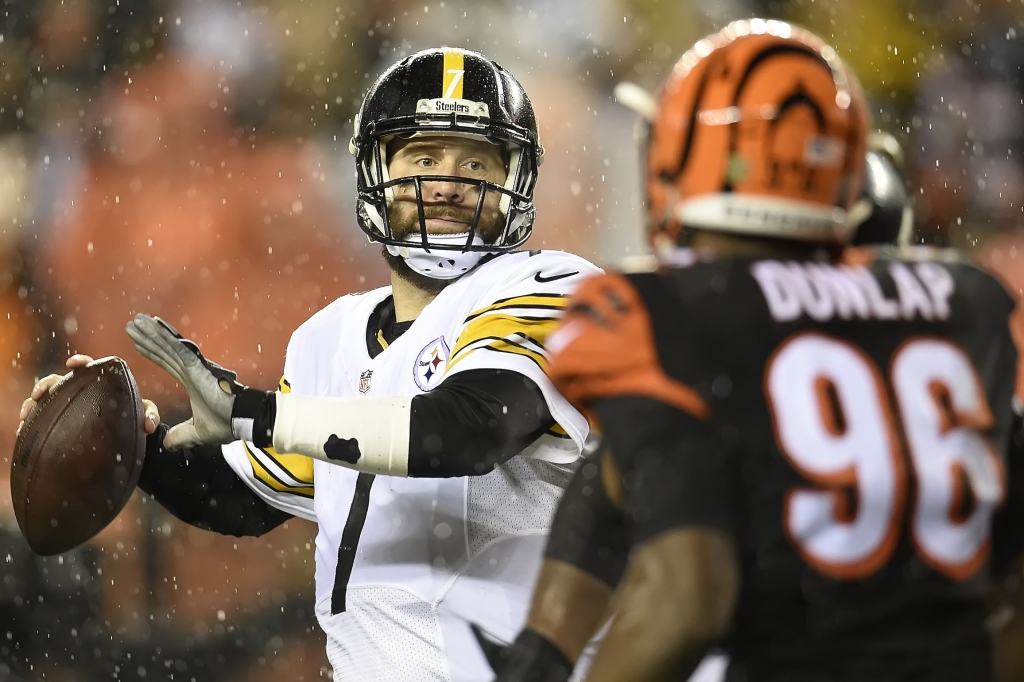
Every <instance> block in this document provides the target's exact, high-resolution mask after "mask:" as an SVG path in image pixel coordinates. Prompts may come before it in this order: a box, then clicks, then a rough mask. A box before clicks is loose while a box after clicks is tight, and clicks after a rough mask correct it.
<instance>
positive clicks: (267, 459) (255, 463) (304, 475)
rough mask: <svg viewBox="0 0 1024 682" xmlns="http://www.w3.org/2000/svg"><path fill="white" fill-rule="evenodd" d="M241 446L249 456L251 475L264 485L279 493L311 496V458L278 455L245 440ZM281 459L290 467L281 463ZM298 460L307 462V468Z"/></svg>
mask: <svg viewBox="0 0 1024 682" xmlns="http://www.w3.org/2000/svg"><path fill="white" fill-rule="evenodd" d="M242 447H243V448H244V449H245V454H246V456H247V457H248V458H249V463H250V465H251V466H252V473H253V476H255V477H256V479H257V480H258V481H260V482H261V483H263V484H264V485H265V486H267V487H268V488H270V489H271V490H274V491H276V492H279V493H289V494H292V495H301V496H303V497H308V498H312V497H313V460H311V459H310V458H308V457H303V456H301V455H284V456H282V455H278V454H277V453H274V452H272V451H268V449H263V448H258V447H256V446H254V445H251V444H250V443H247V442H245V441H243V442H242ZM289 458H290V459H291V461H289ZM282 459H284V461H285V462H286V463H287V464H290V465H291V467H290V468H289V467H288V466H287V465H286V464H285V463H282ZM300 460H305V461H306V462H308V469H307V467H306V465H305V464H303V463H302V462H301V461H300Z"/></svg>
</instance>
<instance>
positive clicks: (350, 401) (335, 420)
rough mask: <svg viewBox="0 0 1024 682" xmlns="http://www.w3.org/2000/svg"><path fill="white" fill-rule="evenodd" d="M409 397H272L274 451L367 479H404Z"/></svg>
mask: <svg viewBox="0 0 1024 682" xmlns="http://www.w3.org/2000/svg"><path fill="white" fill-rule="evenodd" d="M411 406H412V396H382V397H379V398H325V397H317V396H308V395H297V394H295V393H278V394H277V418H276V419H275V421H274V449H275V450H277V451H278V452H287V453H293V454H297V455H306V456H307V457H315V458H316V459H321V460H324V461H325V462H330V463H332V464H338V465H341V466H344V467H348V468H350V469H356V470H357V471H363V472H366V473H370V474H388V475H391V476H408V475H409V424H410V416H411V414H412V410H411Z"/></svg>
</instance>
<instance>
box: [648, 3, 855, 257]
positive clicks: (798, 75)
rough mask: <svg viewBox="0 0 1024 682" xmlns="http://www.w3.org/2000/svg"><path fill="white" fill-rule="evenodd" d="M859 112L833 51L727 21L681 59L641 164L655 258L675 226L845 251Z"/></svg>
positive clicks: (778, 26) (795, 35) (761, 24)
mask: <svg viewBox="0 0 1024 682" xmlns="http://www.w3.org/2000/svg"><path fill="white" fill-rule="evenodd" d="M868 123H869V114H868V110H867V106H866V104H865V101H864V96H863V93H862V92H861V89H860V86H859V84H858V83H857V81H856V79H855V77H854V76H853V74H852V73H851V72H850V71H849V70H848V69H847V68H846V66H845V65H844V64H843V63H842V61H841V60H840V59H839V57H838V56H837V55H836V52H835V50H834V49H832V48H831V47H829V46H828V45H826V44H825V43H824V42H823V41H822V40H821V39H819V38H818V37H817V36H815V35H813V34H812V33H810V32H808V31H806V30H804V29H801V28H798V27H796V26H792V25H790V24H787V23H785V22H781V21H766V20H763V19H750V20H745V21H737V22H734V23H732V24H730V25H729V26H727V27H726V28H725V29H723V30H722V31H720V32H718V33H716V34H714V35H711V36H709V37H707V38H704V39H703V40H701V41H700V42H698V43H697V44H696V45H694V46H693V47H692V48H691V49H690V50H689V51H688V52H687V53H686V54H684V55H683V56H682V58H681V59H680V60H679V62H678V63H677V64H676V66H675V68H674V69H673V71H672V74H671V75H670V76H669V79H668V81H667V82H666V83H665V86H664V88H663V89H662V91H661V93H660V95H659V97H658V101H657V109H656V111H655V112H654V117H653V120H652V121H651V123H650V131H649V137H648V147H647V155H646V190H647V191H646V194H647V207H648V211H649V214H648V231H649V238H650V240H651V243H652V245H653V246H654V247H655V248H656V249H659V248H662V247H664V246H669V245H675V243H676V239H677V236H678V234H679V231H680V230H681V229H682V227H683V226H686V227H688V228H699V229H707V230H720V231H726V232H734V233H741V234H748V235H758V236H765V237H775V238H785V239H796V240H802V241H813V242H845V241H846V240H847V239H848V237H849V234H850V231H851V230H850V228H849V227H848V226H847V220H846V212H847V210H848V209H849V208H850V206H851V205H852V204H853V202H855V201H856V199H857V198H858V197H859V195H860V190H861V183H862V179H863V173H864V156H865V143H866V139H867V135H868Z"/></svg>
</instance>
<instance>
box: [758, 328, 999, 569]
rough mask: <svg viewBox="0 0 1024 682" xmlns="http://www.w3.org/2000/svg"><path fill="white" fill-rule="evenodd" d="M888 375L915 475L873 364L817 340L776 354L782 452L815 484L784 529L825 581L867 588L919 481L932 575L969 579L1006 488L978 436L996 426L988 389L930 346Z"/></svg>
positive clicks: (776, 416) (802, 493) (771, 383)
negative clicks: (861, 582) (863, 581)
mask: <svg viewBox="0 0 1024 682" xmlns="http://www.w3.org/2000/svg"><path fill="white" fill-rule="evenodd" d="M889 374H890V376H889V381H888V386H889V388H891V389H892V393H893V395H894V396H895V397H896V404H897V406H898V408H899V415H900V419H901V421H902V424H903V431H904V434H903V435H904V438H905V442H906V444H907V451H908V455H909V462H910V465H911V470H912V471H910V472H908V471H907V467H906V466H905V464H904V458H903V456H902V455H901V440H900V436H899V433H898V431H897V427H896V423H895V422H896V420H895V419H894V417H893V415H894V414H895V413H894V411H893V409H892V401H891V400H890V398H889V395H888V391H887V386H886V381H885V380H884V379H883V377H882V374H881V372H880V371H879V369H878V367H877V366H876V365H875V363H874V362H873V361H872V360H871V358H869V357H868V356H867V355H866V354H865V353H864V352H863V351H862V350H860V349H859V348H857V347H856V346H854V345H852V344H850V343H849V342H847V341H843V340H841V339H837V338H833V337H829V336H825V335H822V334H818V333H805V334H800V335H798V336H796V337H794V338H792V339H790V340H789V341H787V342H785V343H784V344H783V345H782V346H780V347H779V349H778V350H776V352H775V354H774V355H773V357H772V358H771V359H770V360H769V362H768V367H767V371H766V379H765V393H766V396H767V398H768V404H769V408H770V410H771V414H772V417H773V420H774V427H775V436H776V441H777V443H778V445H779V449H780V450H781V452H782V454H783V455H784V456H785V457H786V458H787V459H788V460H789V462H790V463H791V464H792V465H793V467H794V468H795V469H796V470H797V471H798V472H800V474H801V475H802V476H804V477H805V478H807V479H808V480H809V481H810V482H811V483H812V484H813V487H801V488H797V489H794V490H791V491H789V493H788V494H787V496H786V501H785V509H784V511H783V514H784V518H783V525H784V527H785V529H786V532H787V534H788V535H789V537H790V539H791V541H792V542H793V544H794V545H795V546H796V548H797V550H798V551H799V552H800V554H801V556H802V557H803V558H804V560H805V561H807V562H808V563H809V564H810V565H811V566H813V567H814V568H815V569H817V570H818V571H819V572H821V573H823V574H825V575H828V576H831V577H834V578H837V579H846V580H853V579H858V578H863V577H866V576H868V575H871V574H872V573H874V572H875V571H877V570H878V569H879V568H881V567H882V566H883V565H884V564H885V563H886V562H887V561H888V560H889V557H890V556H892V552H893V551H894V550H895V548H896V546H897V544H898V543H899V533H900V526H901V521H902V518H903V513H904V507H905V505H906V500H907V497H908V485H909V478H910V476H913V478H914V480H915V481H916V502H915V507H914V510H913V519H912V522H911V540H912V542H913V544H914V546H915V548H916V549H917V551H918V553H919V554H920V555H921V557H922V558H923V559H924V560H925V561H926V562H927V563H928V564H929V565H930V566H932V567H933V568H934V569H935V570H937V571H939V572H941V573H942V574H944V575H946V576H948V577H950V578H952V579H955V580H964V579H967V578H969V577H971V576H972V575H974V574H975V573H976V572H977V570H978V568H979V567H980V566H981V565H982V563H983V562H984V560H985V557H986V556H987V552H988V544H989V522H990V519H991V516H992V511H993V509H994V508H995V506H996V505H998V504H999V503H1000V501H1001V500H1002V497H1003V493H1004V487H1005V486H1004V480H1003V469H1002V462H1001V460H1000V459H999V457H997V456H996V454H995V453H994V452H993V451H992V448H991V446H990V444H989V442H988V440H987V439H986V438H985V437H984V436H983V435H982V433H981V431H984V430H987V429H988V428H989V427H990V426H991V424H992V415H991V412H990V411H989V407H988V401H987V399H986V397H985V392H984V389H983V387H982V385H981V381H980V379H979V378H978V374H977V372H976V371H975V369H974V365H973V364H972V362H971V360H970V358H969V357H967V355H966V354H965V353H964V352H963V351H962V350H961V349H960V348H958V347H957V346H955V345H953V344H952V343H950V342H949V341H948V340H945V339H939V338H933V337H917V338H914V339H911V340H910V341H909V342H906V343H904V344H903V345H902V346H901V347H900V348H899V349H897V350H896V352H895V353H894V356H893V360H892V363H891V367H890V373H889ZM967 489H969V491H970V499H972V500H973V504H972V505H968V504H967V502H966V501H967V499H968V490H967ZM967 507H969V509H967V511H965V508H967Z"/></svg>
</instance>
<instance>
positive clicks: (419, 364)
mask: <svg viewBox="0 0 1024 682" xmlns="http://www.w3.org/2000/svg"><path fill="white" fill-rule="evenodd" d="M446 367H448V344H447V343H445V340H444V337H443V336H439V337H438V338H436V339H434V340H433V341H431V342H430V343H428V344H427V345H426V346H424V347H423V350H421V351H420V354H419V355H417V356H416V364H415V366H414V367H413V368H412V371H413V376H414V377H415V378H416V385H417V386H419V387H420V389H422V390H424V391H429V390H430V389H432V388H434V387H435V386H437V385H438V384H439V383H441V377H443V376H444V370H445V368H446Z"/></svg>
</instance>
